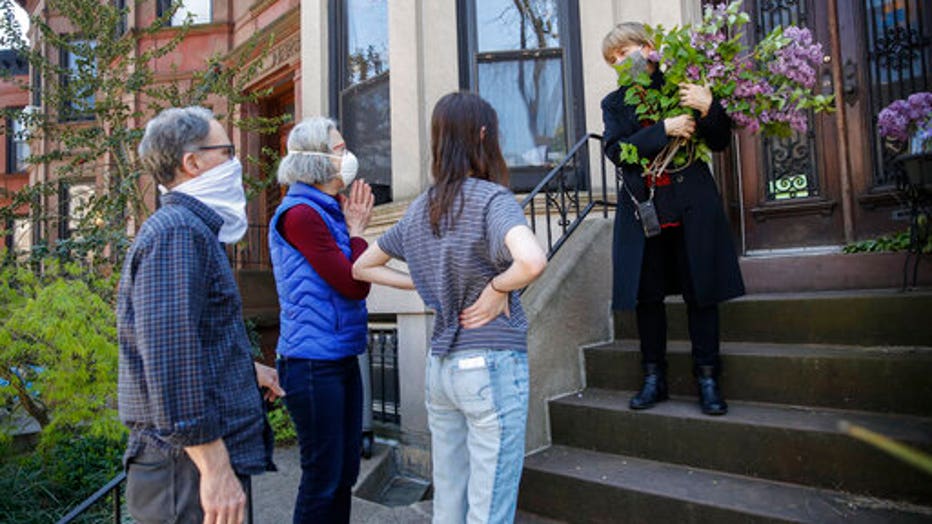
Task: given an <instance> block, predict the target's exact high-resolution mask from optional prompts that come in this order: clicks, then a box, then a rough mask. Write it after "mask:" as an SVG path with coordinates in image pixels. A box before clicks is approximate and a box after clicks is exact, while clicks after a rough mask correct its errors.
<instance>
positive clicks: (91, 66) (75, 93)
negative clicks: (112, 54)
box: [60, 40, 97, 120]
mask: <svg viewBox="0 0 932 524" xmlns="http://www.w3.org/2000/svg"><path fill="white" fill-rule="evenodd" d="M70 45H71V46H73V49H74V51H72V48H67V49H62V53H61V64H62V65H63V66H64V67H65V72H63V73H62V75H61V80H60V81H61V87H62V95H63V99H64V102H63V107H62V117H63V119H64V120H87V119H92V118H93V114H92V112H93V110H94V101H95V96H94V88H95V87H94V85H93V82H91V81H90V79H91V78H93V77H95V76H96V75H97V63H96V61H95V55H94V51H93V49H94V47H96V46H97V42H96V41H94V40H73V41H72V42H71V44H70Z"/></svg>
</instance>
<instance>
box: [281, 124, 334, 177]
mask: <svg viewBox="0 0 932 524" xmlns="http://www.w3.org/2000/svg"><path fill="white" fill-rule="evenodd" d="M336 128H337V124H336V122H334V121H333V120H331V119H329V118H325V117H322V116H315V117H313V118H308V119H307V120H304V121H302V122H301V123H299V124H298V125H296V126H294V128H293V129H292V130H291V132H290V133H288V154H287V155H285V158H283V159H282V161H281V163H279V164H278V183H279V184H281V185H283V186H291V185H294V184H295V183H297V182H304V183H305V184H324V183H326V182H327V181H329V180H330V179H331V178H333V177H334V176H335V175H336V174H337V170H336V167H334V165H333V163H332V162H331V161H330V159H329V158H328V157H326V156H321V155H308V154H306V153H314V152H318V153H332V150H331V149H330V130H331V129H336Z"/></svg>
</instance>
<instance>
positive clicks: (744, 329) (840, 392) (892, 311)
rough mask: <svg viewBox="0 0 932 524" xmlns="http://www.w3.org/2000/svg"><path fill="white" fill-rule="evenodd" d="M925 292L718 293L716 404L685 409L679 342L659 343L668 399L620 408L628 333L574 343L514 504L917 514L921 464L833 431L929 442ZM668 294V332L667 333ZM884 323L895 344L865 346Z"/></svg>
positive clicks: (606, 518)
mask: <svg viewBox="0 0 932 524" xmlns="http://www.w3.org/2000/svg"><path fill="white" fill-rule="evenodd" d="M929 300H932V293H928V292H914V293H892V292H883V291H880V292H876V291H874V292H840V293H839V292H832V293H815V294H797V295H793V296H790V295H786V296H751V297H746V298H745V299H743V300H741V301H734V302H731V303H729V304H726V305H725V306H724V307H723V311H722V333H723V340H726V342H724V343H723V344H722V360H723V368H724V371H723V374H722V377H721V380H722V389H723V392H724V394H725V398H726V400H728V402H729V407H730V409H729V412H728V414H727V415H725V416H723V417H709V416H706V415H703V414H702V413H701V412H700V410H699V406H698V404H697V402H696V392H695V384H694V381H693V379H692V376H691V372H690V370H691V365H690V354H689V351H690V348H689V343H688V342H682V341H672V342H671V343H670V344H669V348H668V360H669V364H670V369H669V371H668V381H669V385H670V390H671V395H672V398H671V399H670V400H669V401H667V402H663V403H660V404H658V405H657V406H656V407H654V408H653V409H650V410H646V411H632V410H630V409H629V408H628V399H629V398H630V397H631V395H633V394H634V391H636V390H637V388H638V387H639V386H640V379H641V372H640V366H639V358H640V354H639V352H638V342H637V340H636V339H633V338H627V339H621V340H615V341H613V342H611V343H607V344H602V345H597V346H592V347H587V348H584V349H583V350H582V351H583V357H584V369H585V373H586V383H587V388H586V389H584V390H583V391H581V392H579V393H573V394H569V395H565V396H563V397H560V398H557V399H555V400H552V401H551V402H550V403H549V414H550V424H551V431H552V440H553V445H552V446H551V447H549V448H548V449H545V450H543V451H541V452H538V453H536V454H534V455H531V456H529V457H527V459H526V462H525V469H524V475H523V478H522V482H521V495H520V500H519V507H520V508H521V509H523V510H526V511H530V512H533V513H536V514H539V515H542V516H546V517H550V518H555V519H560V520H564V521H567V522H581V523H601V522H606V523H608V522H612V523H617V522H625V523H627V522H632V523H639V522H645V523H646V522H650V523H655V522H691V523H702V522H709V523H713V522H714V523H730V522H742V523H744V522H806V523H833V522H846V523H848V522H854V523H862V522H864V523H874V522H876V523H881V522H883V523H886V522H897V523H899V522H907V523H911V522H932V477H930V476H928V475H926V474H924V473H922V472H921V471H919V470H918V469H915V468H913V467H911V466H909V465H907V464H905V463H903V462H901V461H899V460H898V459H895V458H893V457H891V456H889V455H887V454H885V453H883V452H882V451H880V450H878V449H876V448H874V447H872V446H869V445H867V444H864V443H862V442H861V441H859V440H856V439H854V438H852V437H850V436H848V435H847V434H845V433H844V432H843V431H842V430H841V429H839V422H841V421H846V422H849V423H851V424H855V425H858V426H862V427H864V428H867V429H870V430H873V431H875V432H877V433H880V434H883V435H886V436H888V437H891V438H893V439H895V440H897V441H899V442H902V443H904V444H908V445H910V446H912V447H914V448H917V449H919V450H922V451H924V452H926V453H932V336H928V335H929V333H930V331H929V330H930V326H932V318H929V315H930V313H932V308H930V307H929V302H928V301H929ZM846 304H847V306H846ZM678 307H679V308H681V309H685V308H682V304H679V305H677V304H673V305H672V307H670V308H669V311H670V314H669V322H670V328H671V329H670V331H671V335H676V334H677V333H680V336H679V337H678V338H681V339H682V338H685V336H684V334H685V329H683V332H679V331H677V330H678V329H681V328H685V311H678ZM757 315H763V317H762V318H757ZM869 317H874V318H869ZM877 317H879V318H877ZM923 317H926V319H925V320H924V319H923ZM739 319H740V320H741V321H743V322H745V324H744V325H741V326H732V327H726V326H727V324H726V323H728V322H737V321H738V320H739ZM626 323H627V322H625V319H621V327H623V328H624V327H627V326H625V324H626ZM839 324H844V325H839ZM629 325H630V324H629ZM826 326H829V327H828V328H826V329H820V327H826ZM775 333H782V334H783V336H774V334H775ZM887 335H890V336H889V337H888V338H890V339H892V340H893V341H894V342H892V344H897V345H888V344H890V343H888V344H883V345H881V344H878V341H879V340H883V339H884V338H885V337H887ZM622 336H629V337H630V331H622ZM775 339H776V340H775ZM741 340H744V341H741Z"/></svg>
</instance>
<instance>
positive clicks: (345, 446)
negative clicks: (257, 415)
mask: <svg viewBox="0 0 932 524" xmlns="http://www.w3.org/2000/svg"><path fill="white" fill-rule="evenodd" d="M278 376H279V378H280V380H281V385H282V388H284V389H285V393H286V395H285V406H286V407H287V408H288V412H289V413H290V414H291V418H292V420H294V423H295V427H296V428H297V430H298V443H299V445H300V446H301V484H300V486H299V487H298V500H297V502H296V503H295V509H294V523H295V524H304V523H310V522H314V523H320V524H330V523H334V524H337V523H348V522H349V519H350V501H351V499H352V489H353V484H355V483H356V477H357V476H358V475H359V455H360V434H361V432H362V383H361V380H360V377H359V364H358V363H357V359H356V357H348V358H344V359H340V360H307V359H279V361H278Z"/></svg>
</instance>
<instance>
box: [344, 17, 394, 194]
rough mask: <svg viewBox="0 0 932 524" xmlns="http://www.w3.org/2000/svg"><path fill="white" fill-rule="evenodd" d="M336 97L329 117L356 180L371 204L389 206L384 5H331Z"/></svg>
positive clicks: (389, 175) (389, 129) (387, 90)
mask: <svg viewBox="0 0 932 524" xmlns="http://www.w3.org/2000/svg"><path fill="white" fill-rule="evenodd" d="M331 7H332V8H333V12H334V14H335V16H336V18H337V23H336V24H335V26H336V27H337V28H338V31H335V32H334V33H335V34H334V35H333V42H332V46H333V47H332V49H333V50H334V52H335V54H336V56H335V57H334V58H335V63H336V64H337V69H338V71H337V75H338V78H339V86H338V91H337V92H336V93H335V97H334V98H335V102H336V107H335V110H334V113H335V116H336V117H337V119H338V120H339V124H340V130H341V131H342V133H343V138H344V139H345V140H346V146H347V148H349V150H350V151H352V152H353V153H354V154H355V155H356V156H357V157H358V158H359V175H360V177H362V178H363V179H365V180H366V182H368V183H369V184H370V185H372V190H373V192H374V193H375V198H376V204H381V203H384V202H389V201H391V158H392V157H391V154H392V142H391V118H390V109H391V106H390V99H389V60H388V1H387V0H343V1H340V0H337V1H335V2H332V3H331Z"/></svg>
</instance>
